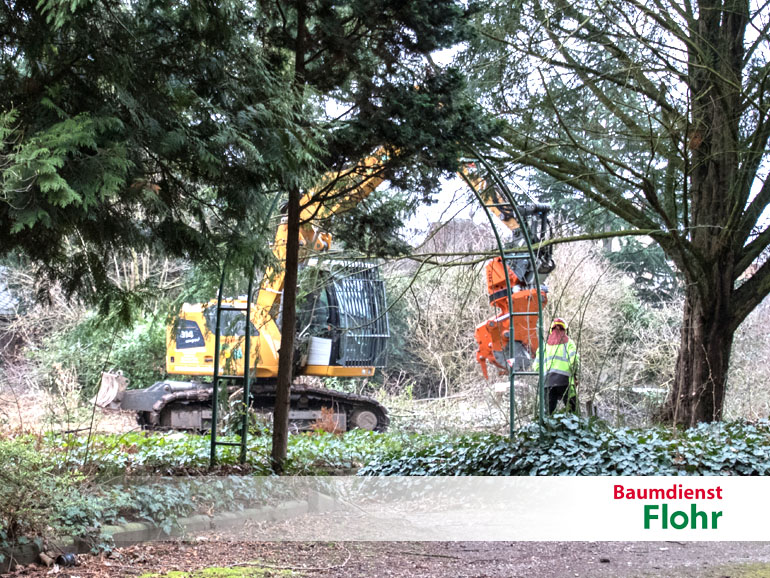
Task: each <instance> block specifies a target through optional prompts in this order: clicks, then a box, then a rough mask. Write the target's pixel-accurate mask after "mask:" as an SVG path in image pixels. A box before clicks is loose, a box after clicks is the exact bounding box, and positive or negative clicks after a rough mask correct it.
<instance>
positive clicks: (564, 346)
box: [532, 339, 580, 389]
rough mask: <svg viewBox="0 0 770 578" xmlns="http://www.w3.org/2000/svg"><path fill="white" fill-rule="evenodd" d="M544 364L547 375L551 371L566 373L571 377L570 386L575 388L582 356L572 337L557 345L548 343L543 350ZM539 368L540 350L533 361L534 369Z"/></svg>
mask: <svg viewBox="0 0 770 578" xmlns="http://www.w3.org/2000/svg"><path fill="white" fill-rule="evenodd" d="M543 364H544V365H543V367H544V369H545V374H546V375H548V374H549V373H558V374H560V375H566V376H567V377H569V385H570V388H571V389H572V388H574V386H575V374H576V373H577V369H578V365H579V364H580V356H579V355H578V352H577V346H576V345H575V342H574V341H572V340H571V339H570V340H568V341H567V343H559V344H557V345H548V344H546V346H545V351H544V352H543ZM539 368H540V352H539V351H538V352H537V353H536V354H535V359H534V361H533V363H532V370H533V371H538V369H539Z"/></svg>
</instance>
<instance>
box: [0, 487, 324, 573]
mask: <svg viewBox="0 0 770 578" xmlns="http://www.w3.org/2000/svg"><path fill="white" fill-rule="evenodd" d="M335 508H336V500H335V499H334V498H332V497H330V496H327V495H325V494H322V493H320V492H317V491H311V492H310V493H309V495H308V499H306V500H292V501H290V502H284V503H283V504H279V505H277V506H263V507H261V508H249V509H245V510H240V511H236V512H220V513H217V514H214V515H211V516H209V515H197V516H190V517H187V518H179V519H178V520H177V521H176V525H175V526H174V528H172V530H171V532H170V534H169V533H167V532H165V531H164V530H163V528H161V527H160V526H158V525H156V524H152V523H149V522H130V523H128V524H122V525H120V526H104V527H103V528H102V534H104V535H107V536H111V537H112V540H113V542H114V543H115V546H116V547H123V546H130V545H133V544H139V543H142V542H151V541H153V540H159V539H164V538H169V537H171V536H187V535H191V534H197V533H199V532H206V531H209V530H217V529H225V528H237V527H239V526H244V525H245V524H246V523H247V522H249V521H257V522H282V521H286V520H290V519H292V518H297V517H299V516H303V515H305V514H308V513H320V512H330V511H333V510H334V509H335ZM52 549H53V550H55V551H58V552H62V553H64V552H73V553H84V552H88V551H89V550H90V546H89V545H88V544H87V543H85V542H83V541H81V540H75V539H72V538H64V539H62V540H60V541H59V542H58V543H57V544H56V546H55V547H54V548H52ZM40 553H41V550H40V548H39V547H38V546H37V545H36V544H34V543H30V544H24V545H23V546H19V547H17V548H15V549H14V550H13V551H5V550H0V554H2V555H4V556H5V558H4V560H3V562H2V563H0V574H4V573H7V572H10V571H12V570H13V569H14V568H16V567H17V566H20V565H21V566H26V565H28V564H33V563H37V562H38V561H39V559H40Z"/></svg>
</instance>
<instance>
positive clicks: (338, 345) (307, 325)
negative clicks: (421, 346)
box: [297, 263, 390, 377]
mask: <svg viewBox="0 0 770 578" xmlns="http://www.w3.org/2000/svg"><path fill="white" fill-rule="evenodd" d="M308 269H310V268H308ZM304 273H307V269H306V271H304ZM312 275H313V276H314V278H315V282H314V285H315V288H314V289H312V290H310V291H309V292H308V293H306V295H305V296H304V298H303V299H301V300H300V303H299V306H298V308H297V317H298V324H297V327H298V337H299V341H300V343H301V344H302V345H304V346H305V347H306V349H307V353H306V354H305V355H303V356H301V361H304V362H301V366H302V367H301V372H302V373H306V374H308V375H329V376H333V375H338V376H340V375H344V376H350V377H353V376H361V375H369V374H370V373H369V372H370V368H374V367H382V366H384V365H385V362H386V351H385V348H386V345H387V340H388V337H389V336H390V333H389V328H388V317H387V311H386V302H385V287H384V283H383V281H382V280H381V279H380V276H379V269H378V268H377V267H376V266H374V265H366V264H363V265H357V264H348V263H339V264H334V265H333V266H332V267H330V268H327V269H325V270H321V271H314V272H313V273H312ZM306 276H307V275H306ZM327 368H328V369H327ZM344 368H347V369H344ZM359 368H360V369H359Z"/></svg>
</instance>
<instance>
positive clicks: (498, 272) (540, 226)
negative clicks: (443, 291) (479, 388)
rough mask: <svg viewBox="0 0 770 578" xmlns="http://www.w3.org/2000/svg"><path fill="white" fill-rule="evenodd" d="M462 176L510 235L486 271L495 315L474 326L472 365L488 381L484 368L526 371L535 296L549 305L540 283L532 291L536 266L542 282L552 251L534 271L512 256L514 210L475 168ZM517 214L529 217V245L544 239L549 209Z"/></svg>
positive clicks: (532, 345) (520, 255)
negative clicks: (503, 254)
mask: <svg viewBox="0 0 770 578" xmlns="http://www.w3.org/2000/svg"><path fill="white" fill-rule="evenodd" d="M461 177H462V178H463V180H465V181H466V182H467V183H468V185H469V186H470V187H472V188H473V189H474V190H475V191H476V194H477V195H478V197H479V198H480V199H481V201H482V202H483V203H484V205H485V206H486V208H487V209H488V210H489V211H490V212H491V213H492V214H494V215H496V216H497V217H498V218H499V219H500V221H501V222H502V223H503V224H504V225H505V226H506V227H507V228H508V229H509V230H510V231H511V232H512V241H511V242H510V243H509V244H508V245H507V246H506V249H509V250H510V251H506V252H505V257H495V258H494V259H492V260H491V261H489V262H488V263H487V264H486V267H485V270H486V281H487V293H488V295H489V304H490V305H491V306H492V307H494V308H495V309H496V310H497V314H496V315H494V316H492V317H490V318H489V319H487V320H486V321H484V322H483V323H481V324H479V325H478V326H477V327H476V330H475V338H476V344H477V346H478V350H477V352H476V361H477V362H478V363H479V365H480V366H481V371H482V373H483V374H484V378H486V379H488V378H489V373H488V365H492V366H494V367H496V368H497V369H498V370H499V371H500V372H501V373H503V372H506V371H507V368H508V367H512V368H514V369H517V370H523V369H526V368H528V367H529V365H530V361H531V359H532V358H533V357H534V355H535V353H536V351H537V348H538V335H537V312H538V304H537V301H538V292H539V293H540V298H541V299H542V303H543V304H545V303H547V301H548V295H547V288H546V287H545V286H544V285H542V286H541V287H536V283H535V275H534V270H535V268H537V272H538V274H539V275H540V280H541V281H542V280H544V278H545V276H546V275H547V274H548V273H550V272H551V271H552V270H553V268H554V263H553V259H552V253H551V248H550V247H546V248H545V249H544V250H543V249H541V250H539V251H538V253H537V255H536V263H535V264H534V267H533V264H532V261H531V260H530V259H529V254H528V253H525V252H515V251H514V249H516V248H517V247H518V248H522V247H523V245H524V236H523V234H522V231H521V224H520V223H519V221H518V220H517V218H516V216H515V212H514V208H513V206H512V205H511V204H510V203H508V202H507V201H506V200H505V199H504V197H503V195H502V194H500V191H499V190H498V189H497V187H495V186H491V185H489V184H488V183H487V182H486V181H485V180H484V179H483V178H481V177H480V176H479V175H478V173H476V172H475V166H474V165H473V164H471V163H469V164H467V165H465V166H464V167H463V169H462V171H461ZM519 212H520V214H521V215H522V217H523V218H525V219H529V223H528V226H529V234H530V240H531V242H532V243H533V244H536V243H539V242H541V241H543V240H545V238H546V236H547V235H548V234H549V233H550V227H549V223H548V213H549V212H550V207H549V206H548V205H542V204H530V205H525V206H523V207H520V210H519ZM509 287H510V290H509ZM509 296H510V299H509ZM511 339H513V340H514V343H513V357H509V355H510V340H511Z"/></svg>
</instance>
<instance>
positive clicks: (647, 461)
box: [359, 415, 770, 476]
mask: <svg viewBox="0 0 770 578" xmlns="http://www.w3.org/2000/svg"><path fill="white" fill-rule="evenodd" d="M769 473H770V422H768V421H767V420H762V421H759V422H756V423H747V422H731V423H715V424H701V425H699V426H698V427H695V428H692V429H688V430H677V429H671V428H664V427H656V428H644V429H630V428H612V427H609V426H608V425H607V424H606V423H605V422H602V421H600V420H588V419H581V418H578V417H576V416H572V415H567V416H561V417H559V418H556V419H550V420H547V421H546V423H545V424H544V425H543V426H539V425H538V424H530V425H528V426H526V427H524V428H522V429H520V430H518V431H517V432H516V434H515V435H514V437H513V439H508V438H507V437H503V436H499V435H493V434H470V435H459V436H458V435H455V436H451V435H445V436H432V437H431V438H430V441H429V442H427V443H425V444H422V445H421V446H419V447H409V448H405V451H390V452H386V454H384V455H383V456H381V457H380V458H379V459H378V460H377V461H374V462H372V463H369V464H368V465H366V466H365V467H363V468H362V469H361V470H359V475H378V476H652V475H657V476H676V475H767V474H769Z"/></svg>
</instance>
